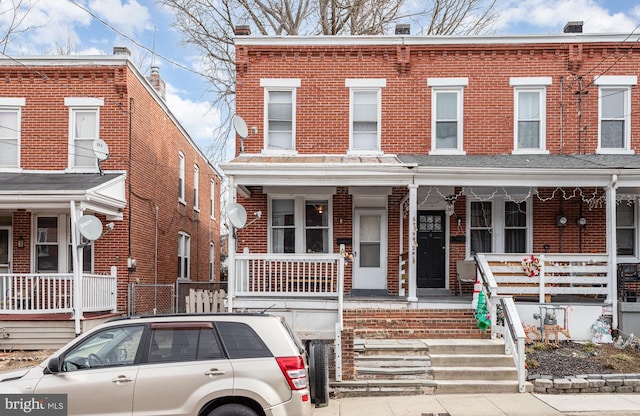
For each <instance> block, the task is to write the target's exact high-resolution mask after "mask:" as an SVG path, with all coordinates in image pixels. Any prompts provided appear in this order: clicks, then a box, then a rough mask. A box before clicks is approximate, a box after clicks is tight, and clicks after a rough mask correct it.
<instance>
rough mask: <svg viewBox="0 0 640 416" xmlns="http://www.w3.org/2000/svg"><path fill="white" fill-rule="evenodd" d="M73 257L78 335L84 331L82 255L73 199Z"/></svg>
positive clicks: (74, 297) (77, 211) (76, 329)
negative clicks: (82, 329)
mask: <svg viewBox="0 0 640 416" xmlns="http://www.w3.org/2000/svg"><path fill="white" fill-rule="evenodd" d="M70 206H71V209H70V210H71V259H72V261H73V267H72V270H73V319H74V320H75V331H76V335H80V333H81V332H82V331H81V329H80V321H81V320H82V256H80V255H79V253H78V250H80V247H79V238H78V222H77V221H78V217H79V216H80V210H79V209H78V208H76V202H75V201H71V202H70Z"/></svg>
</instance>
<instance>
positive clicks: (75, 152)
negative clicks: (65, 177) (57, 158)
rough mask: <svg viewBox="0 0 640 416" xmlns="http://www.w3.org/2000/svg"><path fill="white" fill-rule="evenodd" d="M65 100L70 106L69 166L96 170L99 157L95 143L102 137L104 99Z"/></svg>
mask: <svg viewBox="0 0 640 416" xmlns="http://www.w3.org/2000/svg"><path fill="white" fill-rule="evenodd" d="M64 102H65V106H67V107H69V168H73V169H84V170H89V171H94V170H96V169H97V168H98V158H97V157H96V155H95V153H94V152H93V143H94V142H95V140H96V139H99V138H100V107H101V106H103V105H104V100H103V99H102V98H88V97H78V98H74V97H69V98H65V99H64Z"/></svg>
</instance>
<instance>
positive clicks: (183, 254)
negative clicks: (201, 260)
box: [178, 231, 191, 279]
mask: <svg viewBox="0 0 640 416" xmlns="http://www.w3.org/2000/svg"><path fill="white" fill-rule="evenodd" d="M190 261H191V237H190V236H189V234H187V233H184V232H182V231H180V232H179V233H178V278H183V279H188V278H189V263H190Z"/></svg>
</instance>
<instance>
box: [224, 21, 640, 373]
mask: <svg viewBox="0 0 640 416" xmlns="http://www.w3.org/2000/svg"><path fill="white" fill-rule="evenodd" d="M578 32H581V29H580V30H579V31H578ZM639 40H640V38H639V37H638V35H635V34H631V35H629V34H602V35H591V34H586V33H563V34H559V35H535V36H487V37H439V36H411V35H408V34H397V35H395V36H340V37H295V36H283V37H268V36H266V37H265V36H260V37H257V36H255V37H254V36H251V35H248V36H244V35H243V36H236V38H235V45H236V62H237V64H236V65H237V67H236V70H237V73H236V76H237V97H236V112H237V115H238V116H239V117H241V122H239V123H237V125H240V126H243V124H244V125H246V127H247V129H246V131H245V129H244V128H240V131H239V135H238V136H237V146H236V149H239V151H237V153H236V155H235V158H233V159H232V160H230V161H229V162H227V163H226V164H224V165H223V166H222V169H223V171H224V172H225V174H226V175H227V177H228V180H229V184H230V189H231V196H230V200H231V201H232V202H233V203H237V204H239V205H241V206H242V207H244V209H245V210H246V212H247V213H248V214H247V216H248V217H249V218H250V219H251V221H250V222H247V224H246V225H244V226H242V225H243V224H240V225H241V226H238V227H235V228H234V233H233V234H232V235H231V237H232V238H231V239H230V246H229V262H230V263H229V267H230V269H229V276H230V277H229V282H230V284H229V286H230V288H229V290H230V294H231V296H230V298H229V300H230V305H231V307H232V308H233V309H234V310H257V309H264V308H270V310H271V311H274V312H279V313H282V314H284V315H286V316H288V317H289V318H290V319H291V321H292V322H293V324H294V329H296V330H297V331H298V332H299V333H300V334H302V336H303V337H306V338H319V339H327V340H334V341H335V340H337V339H341V342H349V341H348V340H351V342H352V341H353V337H354V336H355V337H356V338H357V337H359V336H363V335H365V334H369V335H372V336H376V337H383V338H384V337H418V338H419V337H424V338H428V337H481V336H483V332H482V331H479V330H478V329H477V328H475V326H473V325H471V326H466V325H464V326H458V327H453V328H447V327H446V325H447V324H446V322H448V319H449V318H451V319H453V318H454V317H455V316H457V315H462V316H465V315H466V316H469V315H472V313H473V312H470V311H469V309H470V304H469V301H470V299H471V296H470V295H471V294H472V292H473V290H474V285H473V284H468V283H465V284H459V282H458V273H457V271H458V270H457V268H458V264H461V263H460V262H461V261H473V262H475V263H476V267H477V268H478V269H482V271H483V273H482V276H484V278H487V276H488V274H489V273H490V272H493V275H495V276H494V277H496V276H498V275H499V269H500V267H503V269H504V268H506V267H510V268H511V269H512V270H514V272H513V273H511V274H522V272H523V267H522V266H521V265H520V262H521V261H522V260H524V259H525V258H526V257H528V256H531V255H533V256H534V257H535V258H536V259H537V260H538V261H540V260H541V259H542V261H543V262H545V261H546V262H547V263H546V264H545V265H546V268H547V270H552V269H553V268H554V267H555V268H559V267H561V266H562V267H565V266H566V268H565V269H563V270H564V271H562V272H558V273H555V274H552V273H551V272H549V273H548V276H550V277H549V278H552V277H553V276H555V275H557V276H556V278H560V277H561V278H564V279H567V280H566V282H568V283H561V284H551V285H547V286H548V287H550V288H547V289H546V290H547V291H548V292H547V294H545V295H544V297H542V295H541V294H540V293H539V292H540V291H541V290H543V289H540V288H536V291H535V292H529V288H528V286H530V284H528V283H526V282H539V280H536V279H537V277H536V276H537V275H538V274H539V273H540V269H539V267H540V266H536V267H538V268H536V270H535V272H536V273H535V274H536V276H534V278H533V279H532V280H526V279H528V277H527V276H519V277H518V276H515V278H514V279H515V281H516V282H520V283H522V282H525V283H524V284H521V285H520V286H522V287H520V288H518V289H517V290H516V289H512V293H513V292H514V291H515V293H513V294H521V295H533V296H534V298H533V299H532V300H538V297H537V296H538V295H540V299H541V303H544V300H546V299H549V298H551V299H552V301H554V299H560V295H567V296H568V295H575V293H574V292H577V293H578V295H579V296H577V297H574V298H573V300H569V301H567V300H566V299H568V298H567V297H565V300H564V302H565V303H563V305H564V306H567V305H568V306H569V307H571V308H573V309H572V310H574V311H575V312H572V316H570V324H571V325H572V334H576V335H575V336H576V337H578V338H583V339H587V338H590V327H589V326H590V325H591V323H592V322H593V321H594V320H595V319H596V318H597V317H598V316H599V315H601V314H602V313H604V314H605V315H607V317H608V319H609V322H611V324H612V325H613V326H614V327H617V325H618V316H617V313H618V310H617V308H618V305H617V302H618V264H622V263H624V264H633V265H635V264H637V263H638V261H639V259H640V257H639V256H640V253H639V242H640V227H638V220H639V217H638V213H639V211H638V209H639V206H638V195H639V192H640V159H639V158H638V156H637V152H638V151H639V150H640V139H638V132H640V118H638V117H637V114H638V113H639V112H640V95H638V94H637V93H636V91H635V89H636V86H637V82H638V68H639V67H640V65H639V64H640V50H639V49H638V48H637V42H638V41H639ZM245 133H246V134H245ZM234 237H235V238H234ZM545 259H546V260H545ZM501 265H502V266H501ZM589 265H591V266H592V267H593V269H592V271H597V272H594V273H593V276H591V274H590V272H588V273H587V272H585V273H582V272H580V270H579V268H580V267H583V266H585V267H586V266H589ZM487 266H488V267H487ZM567 270H569V271H568V272H567ZM516 272H517V273H516ZM507 274H508V273H507ZM475 275H476V274H475V273H474V276H475ZM552 275H553V276H552ZM587 275H589V276H587ZM596 275H597V277H594V276H596ZM558 276H560V277H558ZM592 277H593V279H594V280H592V281H590V280H585V279H588V278H592ZM487 279H488V278H487ZM571 279H573V280H571ZM474 280H475V279H472V280H471V281H472V282H473V281H474ZM484 283H485V286H486V284H487V280H485V282H484ZM535 285H537V283H535ZM460 286H462V296H460V293H459V292H460V290H459V287H460ZM498 286H500V285H498ZM503 286H504V285H503ZM547 286H545V285H544V284H543V285H541V287H547ZM581 291H582V292H581ZM503 293H505V294H506V293H508V290H503ZM451 298H453V299H454V301H453V302H448V303H446V302H445V301H444V299H448V300H449V301H450V300H451ZM523 298H524V300H525V302H526V300H527V298H525V296H523ZM529 298H530V296H529ZM456 299H457V301H456ZM516 299H518V298H517V297H516ZM566 302H569V303H566ZM589 302H594V304H595V307H594V308H593V309H591V310H590V312H589V313H586V314H582V311H581V309H580V307H581V305H582V304H583V303H585V304H587V303H589ZM530 303H531V302H530ZM539 306H540V305H539V304H538V303H535V307H533V309H530V310H527V311H525V312H522V313H521V317H522V320H523V322H524V321H526V320H527V319H529V320H533V319H534V318H532V317H531V316H532V315H533V311H538V310H539V309H538V308H539ZM434 310H436V311H439V312H438V313H440V314H441V315H440V318H439V319H440V321H439V322H440V323H439V324H438V325H435V324H434V325H425V321H424V320H421V317H424V316H426V315H428V314H429V313H431V312H432V311H434ZM319 311H323V312H327V311H329V312H331V313H327V314H324V315H322V314H314V313H316V312H319ZM443 312H444V315H442V313H443ZM580 315H584V316H580ZM336 323H338V326H337V327H335V328H334V327H333V326H332V325H334V324H336ZM367 323H369V324H370V325H369V327H368V328H361V329H358V325H364V324H367ZM354 327H355V328H356V329H355V335H354V332H353V331H354V329H353V328H354ZM349 330H350V331H351V332H348V331H349ZM358 331H360V332H358ZM342 355H343V360H345V357H347V355H348V351H347V349H345V348H344V347H343V348H342ZM345 365H346V364H345ZM345 377H348V375H347V372H346V370H345Z"/></svg>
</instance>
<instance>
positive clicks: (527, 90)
mask: <svg viewBox="0 0 640 416" xmlns="http://www.w3.org/2000/svg"><path fill="white" fill-rule="evenodd" d="M510 85H511V86H512V87H514V88H513V89H514V98H513V101H514V125H513V131H514V144H513V153H548V151H547V149H546V146H547V144H546V130H547V120H546V119H547V86H548V85H551V77H538V78H511V79H510Z"/></svg>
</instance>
